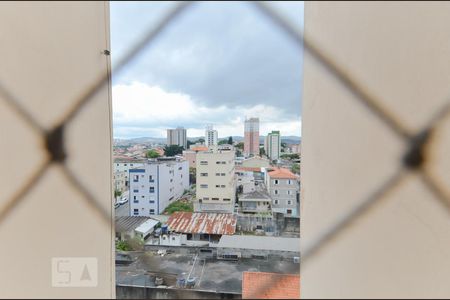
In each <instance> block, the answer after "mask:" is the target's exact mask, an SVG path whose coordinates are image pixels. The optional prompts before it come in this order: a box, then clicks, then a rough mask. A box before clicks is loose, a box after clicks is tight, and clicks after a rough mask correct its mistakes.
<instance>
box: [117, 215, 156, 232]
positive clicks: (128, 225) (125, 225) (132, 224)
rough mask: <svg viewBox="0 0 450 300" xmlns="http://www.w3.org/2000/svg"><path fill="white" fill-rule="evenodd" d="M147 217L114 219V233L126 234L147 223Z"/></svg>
mask: <svg viewBox="0 0 450 300" xmlns="http://www.w3.org/2000/svg"><path fill="white" fill-rule="evenodd" d="M148 219H149V218H147V217H138V216H136V217H134V216H132V217H116V222H115V223H116V232H128V231H131V230H134V229H135V228H137V227H139V225H141V224H142V223H144V222H145V221H147V220H148Z"/></svg>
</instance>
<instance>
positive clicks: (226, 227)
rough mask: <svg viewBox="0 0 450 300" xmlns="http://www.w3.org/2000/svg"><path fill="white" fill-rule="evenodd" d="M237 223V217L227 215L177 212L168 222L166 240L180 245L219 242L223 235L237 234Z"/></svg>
mask: <svg viewBox="0 0 450 300" xmlns="http://www.w3.org/2000/svg"><path fill="white" fill-rule="evenodd" d="M236 221H237V219H236V216H235V215H232V214H226V213H223V214H219V213H192V212H175V213H173V214H172V215H171V216H170V218H169V221H168V222H167V225H168V233H167V234H166V239H169V241H170V242H172V243H175V242H178V241H179V242H180V244H179V245H183V243H184V244H186V245H187V244H189V242H191V241H203V242H217V241H219V239H220V238H221V237H222V236H223V235H233V234H234V233H235V232H236ZM180 235H184V237H182V236H180ZM163 236H164V235H163ZM173 237H175V238H173ZM161 240H163V238H161Z"/></svg>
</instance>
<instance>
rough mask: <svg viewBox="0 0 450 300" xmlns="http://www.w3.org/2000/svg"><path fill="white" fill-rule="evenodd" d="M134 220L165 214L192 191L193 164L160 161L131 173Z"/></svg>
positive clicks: (178, 161) (149, 163)
mask: <svg viewBox="0 0 450 300" xmlns="http://www.w3.org/2000/svg"><path fill="white" fill-rule="evenodd" d="M129 172H130V197H129V200H128V201H129V203H130V216H151V215H158V214H161V213H162V212H163V211H164V209H165V208H166V207H167V206H168V205H169V204H170V203H172V202H174V201H176V200H177V199H179V198H180V197H181V196H182V195H183V193H184V190H186V189H188V188H189V162H188V161H185V160H179V159H178V160H177V159H174V158H171V159H167V158H160V159H158V160H157V161H152V162H148V163H145V164H144V165H143V166H142V167H140V168H136V169H130V171H129Z"/></svg>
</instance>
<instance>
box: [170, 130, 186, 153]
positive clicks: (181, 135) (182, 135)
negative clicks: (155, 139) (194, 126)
mask: <svg viewBox="0 0 450 300" xmlns="http://www.w3.org/2000/svg"><path fill="white" fill-rule="evenodd" d="M167 145H169V146H170V145H178V146H182V147H184V149H185V150H186V149H187V135H186V129H184V128H183V127H177V128H176V129H167Z"/></svg>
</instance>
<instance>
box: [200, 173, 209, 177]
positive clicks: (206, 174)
mask: <svg viewBox="0 0 450 300" xmlns="http://www.w3.org/2000/svg"><path fill="white" fill-rule="evenodd" d="M200 176H202V177H207V176H208V173H200Z"/></svg>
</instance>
